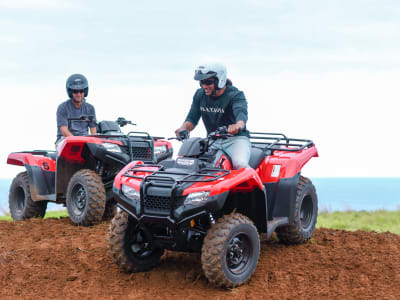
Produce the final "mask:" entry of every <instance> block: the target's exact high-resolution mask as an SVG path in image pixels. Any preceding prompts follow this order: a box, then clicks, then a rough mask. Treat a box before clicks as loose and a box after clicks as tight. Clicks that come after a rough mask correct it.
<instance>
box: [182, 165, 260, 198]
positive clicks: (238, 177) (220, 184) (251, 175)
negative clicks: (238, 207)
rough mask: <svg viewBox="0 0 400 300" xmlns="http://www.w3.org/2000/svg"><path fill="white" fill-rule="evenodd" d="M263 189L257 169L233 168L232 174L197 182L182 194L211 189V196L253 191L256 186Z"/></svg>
mask: <svg viewBox="0 0 400 300" xmlns="http://www.w3.org/2000/svg"><path fill="white" fill-rule="evenodd" d="M257 187H258V188H259V189H261V190H262V189H263V184H262V182H261V180H260V178H259V177H258V175H257V173H256V171H254V170H253V169H252V168H244V169H240V170H232V171H231V173H230V174H228V175H226V176H224V177H221V178H219V179H217V180H214V181H210V182H197V183H195V184H193V185H191V186H190V187H188V188H187V189H185V191H184V192H183V194H182V196H186V195H187V194H190V193H195V192H201V191H210V196H214V195H218V194H221V193H224V192H226V191H229V190H230V191H231V192H239V191H251V190H254V189H255V188H257Z"/></svg>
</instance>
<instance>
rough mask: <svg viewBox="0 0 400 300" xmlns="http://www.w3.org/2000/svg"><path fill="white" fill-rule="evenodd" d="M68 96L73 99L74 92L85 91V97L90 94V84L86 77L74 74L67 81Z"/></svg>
mask: <svg viewBox="0 0 400 300" xmlns="http://www.w3.org/2000/svg"><path fill="white" fill-rule="evenodd" d="M66 88H67V94H68V97H70V98H72V91H76V90H84V93H85V97H87V95H88V93H89V84H88V81H87V79H86V77H85V76H83V75H82V74H73V75H71V76H69V77H68V79H67V85H66Z"/></svg>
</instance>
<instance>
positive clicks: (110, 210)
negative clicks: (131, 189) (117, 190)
mask: <svg viewBox="0 0 400 300" xmlns="http://www.w3.org/2000/svg"><path fill="white" fill-rule="evenodd" d="M116 213H117V201H116V200H115V199H114V193H113V191H112V188H109V189H107V190H106V207H105V209H104V214H103V218H102V220H103V221H109V220H111V219H112V218H114V216H115V214H116Z"/></svg>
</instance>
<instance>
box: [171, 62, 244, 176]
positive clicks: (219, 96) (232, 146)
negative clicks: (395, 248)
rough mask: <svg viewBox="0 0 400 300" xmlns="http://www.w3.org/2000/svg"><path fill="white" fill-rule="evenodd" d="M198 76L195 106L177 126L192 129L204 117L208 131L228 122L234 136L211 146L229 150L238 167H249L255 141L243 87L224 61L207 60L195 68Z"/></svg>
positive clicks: (194, 98)
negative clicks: (248, 126) (248, 125)
mask: <svg viewBox="0 0 400 300" xmlns="http://www.w3.org/2000/svg"><path fill="white" fill-rule="evenodd" d="M194 79H195V80H198V81H200V87H201V88H200V89H198V90H197V91H196V93H195V94H194V96H193V102H192V106H191V108H190V111H189V114H188V115H187V117H186V120H185V122H184V123H183V124H182V126H181V127H179V128H178V129H177V130H175V134H176V135H177V136H178V132H179V131H181V130H185V129H186V130H189V131H192V130H193V129H194V128H195V127H196V125H197V123H198V121H199V119H200V117H201V118H202V119H203V122H204V126H205V127H206V130H207V133H210V132H213V131H215V130H216V129H217V128H218V127H220V126H226V127H227V128H228V133H230V134H233V135H234V136H233V137H231V138H228V139H226V140H223V139H219V140H217V141H216V142H215V143H214V144H213V145H212V146H211V147H212V148H215V149H220V150H223V151H225V152H226V153H227V154H228V155H229V156H230V157H231V159H232V165H233V168H234V169H241V168H245V167H249V158H250V149H251V144H250V141H249V131H248V130H247V129H246V122H247V101H246V98H245V97H244V94H243V92H242V91H239V90H238V89H237V88H236V87H234V86H232V82H231V81H230V80H229V79H227V75H226V68H225V66H224V65H221V64H205V65H201V66H199V67H198V68H197V69H196V70H195V75H194Z"/></svg>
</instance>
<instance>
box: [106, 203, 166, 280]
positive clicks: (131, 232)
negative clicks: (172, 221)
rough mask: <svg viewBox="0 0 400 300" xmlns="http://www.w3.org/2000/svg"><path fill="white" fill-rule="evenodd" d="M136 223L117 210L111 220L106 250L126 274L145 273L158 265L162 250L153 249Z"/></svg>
mask: <svg viewBox="0 0 400 300" xmlns="http://www.w3.org/2000/svg"><path fill="white" fill-rule="evenodd" d="M148 241H149V239H148V238H146V233H145V232H144V231H143V230H141V229H140V228H139V227H138V226H137V223H136V221H135V220H134V219H133V218H132V217H129V215H128V214H127V213H126V212H125V211H123V210H119V211H118V212H117V214H116V216H115V217H114V218H113V219H112V221H111V224H110V228H109V236H108V249H109V251H110V254H111V258H112V260H113V262H114V263H116V264H117V265H118V267H119V268H121V269H122V270H123V271H124V272H126V273H131V272H143V271H147V270H149V269H151V268H153V267H154V266H156V265H158V264H159V263H160V258H161V256H162V255H163V254H164V249H160V248H154V247H152V245H151V243H149V242H148Z"/></svg>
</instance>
